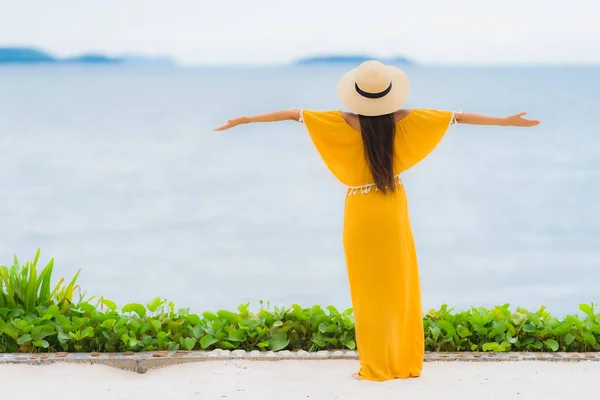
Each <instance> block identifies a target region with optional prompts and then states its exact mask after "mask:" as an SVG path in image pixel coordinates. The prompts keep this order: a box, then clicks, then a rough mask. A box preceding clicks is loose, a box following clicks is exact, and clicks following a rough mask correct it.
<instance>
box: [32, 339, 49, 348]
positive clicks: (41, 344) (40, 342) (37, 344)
mask: <svg viewBox="0 0 600 400" xmlns="http://www.w3.org/2000/svg"><path fill="white" fill-rule="evenodd" d="M33 345H34V346H35V347H43V348H44V349H47V348H48V346H50V343H48V342H47V341H45V340H43V339H42V340H38V341H36V342H33Z"/></svg>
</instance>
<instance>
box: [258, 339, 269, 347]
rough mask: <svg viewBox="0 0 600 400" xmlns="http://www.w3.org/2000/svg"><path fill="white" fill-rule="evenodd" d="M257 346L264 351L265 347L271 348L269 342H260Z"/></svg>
mask: <svg viewBox="0 0 600 400" xmlns="http://www.w3.org/2000/svg"><path fill="white" fill-rule="evenodd" d="M257 346H258V347H259V348H261V349H264V348H265V347H268V346H269V341H268V340H265V341H264V342H260V343H259V344H258V345H257Z"/></svg>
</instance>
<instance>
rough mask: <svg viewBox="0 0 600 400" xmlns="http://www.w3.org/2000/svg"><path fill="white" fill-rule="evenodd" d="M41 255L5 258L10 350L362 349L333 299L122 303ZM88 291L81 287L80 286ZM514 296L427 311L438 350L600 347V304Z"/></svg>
mask: <svg viewBox="0 0 600 400" xmlns="http://www.w3.org/2000/svg"><path fill="white" fill-rule="evenodd" d="M38 258H39V251H38V253H37V254H36V257H35V259H34V261H32V262H28V263H26V264H25V265H24V266H19V262H18V260H17V259H16V257H15V263H14V265H13V266H12V267H11V268H7V267H0V352H42V351H48V352H54V351H68V352H121V351H135V352H137V351H153V350H179V349H184V350H198V349H205V350H210V349H214V348H221V349H226V350H234V349H241V350H247V351H250V350H265V351H266V350H272V351H279V350H284V349H287V350H300V349H302V350H307V351H318V350H328V349H355V348H356V342H355V332H354V318H353V314H352V310H351V309H348V310H345V311H342V312H340V311H338V310H337V309H336V308H335V307H332V306H329V307H326V308H325V309H324V308H322V307H321V306H313V307H311V308H302V307H300V306H298V305H293V306H292V307H290V308H286V307H274V308H271V307H266V308H264V307H262V305H261V308H260V310H259V311H258V312H256V313H255V312H251V311H250V309H249V304H243V305H240V306H239V307H238V309H237V310H236V311H235V312H232V311H225V310H221V311H217V312H209V311H207V312H204V313H203V314H201V315H199V314H194V313H191V312H190V310H189V309H180V310H176V309H175V306H174V305H173V303H168V302H166V301H165V300H163V299H161V298H156V299H154V300H152V301H151V302H149V303H148V304H146V305H143V304H137V303H132V304H127V305H125V306H124V307H122V308H121V309H118V308H117V305H116V304H115V303H114V302H112V301H110V300H107V299H104V298H100V299H98V300H94V298H87V299H86V298H85V295H83V296H81V294H80V296H79V297H80V298H79V299H78V300H75V299H74V293H76V291H77V290H78V286H76V284H75V282H76V279H77V276H78V274H79V273H78V274H77V275H76V276H75V278H73V279H72V280H71V281H70V282H69V283H68V284H65V283H64V282H65V281H64V279H61V280H60V281H59V283H58V284H57V285H56V286H55V287H54V289H53V290H50V280H51V274H52V269H53V261H50V263H49V264H48V265H47V266H46V268H44V269H43V271H42V272H41V273H40V275H39V276H38V274H37V272H36V266H37V261H38ZM79 292H80V290H79ZM509 307H510V306H509V304H505V305H501V306H496V307H494V308H492V309H486V308H483V307H478V308H471V309H470V310H465V311H461V312H453V310H452V309H449V308H448V307H447V305H442V306H441V308H440V309H439V310H431V311H429V312H428V313H427V314H426V315H425V316H424V319H423V324H424V328H425V346H426V350H429V351H578V352H587V351H598V350H600V343H598V339H600V314H597V313H595V311H594V307H595V304H594V303H591V305H587V304H581V305H580V306H579V308H580V310H581V311H582V312H583V316H581V317H580V316H579V315H568V316H566V317H565V318H563V319H558V318H555V317H553V316H551V314H550V313H549V312H548V311H546V309H545V307H543V306H542V307H541V308H540V309H539V310H538V311H537V312H530V311H528V310H526V309H524V308H517V309H516V310H515V311H514V312H513V311H511V310H510V309H509Z"/></svg>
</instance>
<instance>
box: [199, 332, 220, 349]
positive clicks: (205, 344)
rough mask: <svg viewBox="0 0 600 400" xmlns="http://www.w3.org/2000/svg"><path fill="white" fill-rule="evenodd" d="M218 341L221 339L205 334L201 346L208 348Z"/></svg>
mask: <svg viewBox="0 0 600 400" xmlns="http://www.w3.org/2000/svg"><path fill="white" fill-rule="evenodd" d="M218 341H219V340H218V339H217V338H216V337H214V336H212V335H204V336H203V337H202V339H200V346H202V348H203V349H207V348H208V347H209V346H212V345H213V344H215V343H217V342H218Z"/></svg>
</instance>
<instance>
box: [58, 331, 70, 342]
mask: <svg viewBox="0 0 600 400" xmlns="http://www.w3.org/2000/svg"><path fill="white" fill-rule="evenodd" d="M70 340H71V335H69V334H68V333H64V332H58V341H59V342H60V343H66V342H68V341H70Z"/></svg>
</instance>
